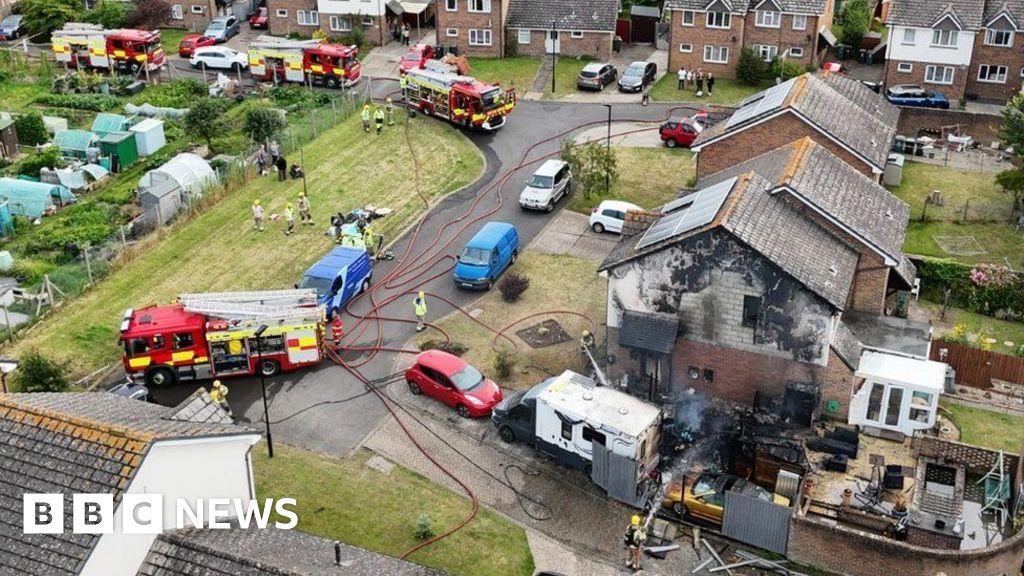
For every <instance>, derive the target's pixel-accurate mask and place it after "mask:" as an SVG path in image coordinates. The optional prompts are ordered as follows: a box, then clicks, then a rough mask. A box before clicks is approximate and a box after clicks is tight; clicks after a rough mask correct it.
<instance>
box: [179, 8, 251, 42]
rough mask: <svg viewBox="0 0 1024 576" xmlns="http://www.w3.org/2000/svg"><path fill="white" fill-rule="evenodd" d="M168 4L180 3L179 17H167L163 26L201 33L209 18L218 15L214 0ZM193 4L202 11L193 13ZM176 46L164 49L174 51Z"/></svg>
mask: <svg viewBox="0 0 1024 576" xmlns="http://www.w3.org/2000/svg"><path fill="white" fill-rule="evenodd" d="M170 4H171V6H174V5H176V4H178V5H181V19H176V18H170V17H168V18H167V20H166V21H165V22H164V26H165V27H167V28H179V29H184V30H189V31H191V32H199V33H201V32H202V31H203V30H205V29H206V25H207V24H209V23H210V20H212V19H213V18H216V17H217V16H218V14H217V5H216V3H215V2H214V0H172V1H171V2H170ZM193 6H198V7H200V8H202V10H203V11H202V13H200V14H196V13H193V12H192V7H193ZM242 25H243V26H245V25H246V24H245V23H243V24H242ZM177 48H178V47H177V46H164V50H167V51H169V52H174V51H175V50H177Z"/></svg>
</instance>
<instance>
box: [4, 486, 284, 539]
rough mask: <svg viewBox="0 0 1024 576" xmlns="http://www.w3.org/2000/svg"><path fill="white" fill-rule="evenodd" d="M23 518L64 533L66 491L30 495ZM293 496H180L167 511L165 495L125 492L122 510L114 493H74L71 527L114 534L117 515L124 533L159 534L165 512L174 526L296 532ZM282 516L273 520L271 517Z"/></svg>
mask: <svg viewBox="0 0 1024 576" xmlns="http://www.w3.org/2000/svg"><path fill="white" fill-rule="evenodd" d="M22 503H23V505H24V510H23V513H22V514H23V515H22V522H23V531H24V532H25V534H63V533H64V532H65V530H66V529H67V526H65V525H64V518H65V515H64V495H63V494H25V495H24V496H23V497H22ZM294 507H295V499H294V498H281V499H279V500H271V499H269V498H268V499H266V500H263V502H262V503H260V502H259V501H257V500H249V499H242V498H196V499H195V501H194V503H193V502H191V501H189V500H185V499H176V500H175V502H174V510H173V511H168V510H164V498H163V496H162V495H160V494H125V495H123V496H122V497H121V502H120V504H119V507H118V508H115V506H114V495H113V494H72V495H71V521H72V526H71V531H72V532H73V533H75V534H112V533H113V532H115V517H117V518H120V527H119V529H118V530H117V531H118V532H120V533H123V534H159V533H161V532H163V530H164V526H165V525H167V523H166V522H165V521H164V518H165V517H164V514H165V512H168V513H173V514H174V527H175V529H178V530H180V529H184V528H209V529H215V530H216V529H227V528H231V527H232V522H235V523H237V524H238V525H239V526H240V527H241V528H249V526H250V525H252V526H255V527H256V528H258V529H261V530H263V529H266V528H267V526H269V525H271V524H273V526H274V527H275V528H278V529H281V530H291V529H292V528H295V526H296V524H298V523H299V517H298V515H297V514H296V513H295V510H294V509H293V508H294ZM272 513H273V514H276V516H277V517H278V519H277V520H275V521H274V522H271V520H270V519H271V515H272Z"/></svg>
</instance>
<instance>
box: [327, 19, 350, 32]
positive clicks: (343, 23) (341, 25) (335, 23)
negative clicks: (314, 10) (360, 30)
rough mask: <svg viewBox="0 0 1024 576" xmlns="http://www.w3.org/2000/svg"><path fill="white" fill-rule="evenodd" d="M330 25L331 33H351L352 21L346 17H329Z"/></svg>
mask: <svg viewBox="0 0 1024 576" xmlns="http://www.w3.org/2000/svg"><path fill="white" fill-rule="evenodd" d="M330 24H331V30H332V31H333V32H351V31H352V20H351V19H350V18H349V17H348V16H331V22H330Z"/></svg>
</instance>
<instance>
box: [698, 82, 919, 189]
mask: <svg viewBox="0 0 1024 576" xmlns="http://www.w3.org/2000/svg"><path fill="white" fill-rule="evenodd" d="M898 119H899V109H898V108H897V107H895V106H893V105H892V104H890V103H889V102H887V101H886V100H885V99H884V98H882V97H881V96H879V95H878V94H875V93H874V92H872V91H871V90H870V89H868V88H867V87H866V86H864V85H863V84H861V83H860V82H857V81H855V80H850V79H848V78H844V77H841V76H836V75H833V74H827V73H826V74H822V75H820V76H819V75H815V74H804V75H803V76H799V77H797V78H793V79H791V80H788V81H786V82H782V83H781V84H778V85H776V86H773V87H771V88H769V89H767V90H764V91H762V92H759V93H757V94H754V95H753V96H750V97H749V98H747V99H745V100H744V101H743V102H741V103H740V105H739V107H738V108H737V109H736V110H735V111H734V112H733V113H732V115H731V116H730V117H729V118H728V119H726V120H725V121H723V122H719V123H718V124H716V125H714V126H712V127H710V128H709V129H707V130H705V131H704V132H702V133H701V135H700V136H699V137H698V138H697V140H696V141H695V142H694V144H693V146H692V147H691V149H692V150H693V151H694V152H696V153H697V176H698V177H705V176H707V175H710V174H713V173H715V172H719V171H721V170H724V169H726V168H729V167H731V166H734V165H736V164H738V163H740V162H742V161H744V160H746V159H747V158H752V157H754V156H757V155H760V154H763V153H765V152H768V151H771V150H774V149H775V148H777V147H779V146H785V145H786V144H789V143H792V142H795V141H797V140H800V139H803V138H811V139H812V140H814V141H815V142H816V143H818V144H819V145H821V146H823V147H825V148H827V149H828V150H829V151H830V152H831V153H832V154H834V155H836V156H838V157H840V158H842V159H843V160H844V161H846V162H847V163H848V164H849V165H850V166H852V167H853V168H854V169H856V170H857V171H858V172H860V173H862V174H864V175H865V176H868V177H869V178H872V179H873V180H875V181H876V182H877V181H880V179H881V176H882V174H883V172H884V171H885V165H886V162H887V161H888V157H889V150H890V146H891V144H892V140H893V138H894V137H895V135H896V123H897V121H898Z"/></svg>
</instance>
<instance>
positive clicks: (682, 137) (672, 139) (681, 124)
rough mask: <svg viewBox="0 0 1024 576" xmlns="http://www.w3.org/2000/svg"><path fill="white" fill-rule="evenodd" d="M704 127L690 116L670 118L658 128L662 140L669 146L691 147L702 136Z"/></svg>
mask: <svg viewBox="0 0 1024 576" xmlns="http://www.w3.org/2000/svg"><path fill="white" fill-rule="evenodd" d="M703 130H704V128H703V127H702V126H701V125H700V123H698V122H697V121H696V120H694V119H693V118H690V117H675V118H669V119H668V121H667V122H665V123H664V124H662V125H661V128H659V129H658V135H659V136H661V141H662V142H664V143H665V146H668V147H669V148H675V147H676V146H683V147H684V148H689V147H690V145H691V144H693V141H694V140H696V139H697V136H700V133H701V132H702V131H703Z"/></svg>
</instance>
